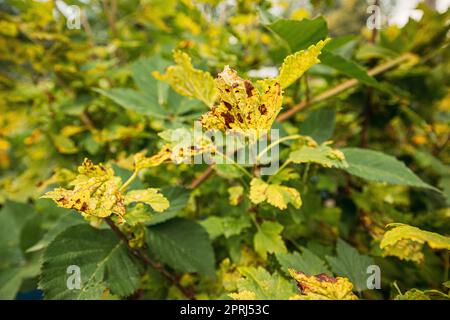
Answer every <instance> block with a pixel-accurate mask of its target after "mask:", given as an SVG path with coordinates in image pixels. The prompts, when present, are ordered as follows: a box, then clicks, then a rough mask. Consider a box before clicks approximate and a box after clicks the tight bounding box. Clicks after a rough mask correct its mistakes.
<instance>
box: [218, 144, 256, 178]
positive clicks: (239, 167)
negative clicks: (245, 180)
mask: <svg viewBox="0 0 450 320" xmlns="http://www.w3.org/2000/svg"><path fill="white" fill-rule="evenodd" d="M216 154H218V155H220V156H223V157H224V158H225V159H228V160H231V161H232V163H231V164H232V165H233V166H235V167H236V168H238V169H239V170H240V171H242V172H243V173H244V174H245V175H246V176H247V177H249V178H250V179H252V178H253V176H252V175H251V174H250V173H249V172H248V171H247V170H245V169H244V168H242V167H241V166H240V165H239V164H237V163H236V162H234V160H233V159H231V158H230V157H228V156H227V155H225V154H223V153H222V152H219V151H217V150H216Z"/></svg>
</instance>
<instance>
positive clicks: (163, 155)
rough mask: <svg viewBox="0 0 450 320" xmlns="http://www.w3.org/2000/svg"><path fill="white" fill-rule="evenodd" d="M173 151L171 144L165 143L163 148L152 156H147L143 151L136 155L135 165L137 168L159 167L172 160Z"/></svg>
mask: <svg viewBox="0 0 450 320" xmlns="http://www.w3.org/2000/svg"><path fill="white" fill-rule="evenodd" d="M171 158H172V152H171V151H170V146H169V145H164V146H163V147H162V148H161V150H160V151H159V152H158V153H156V154H155V155H153V156H151V157H146V156H145V154H144V153H143V152H139V153H137V154H135V155H134V166H135V168H136V169H137V170H140V169H144V168H151V167H157V166H159V165H161V164H162V163H167V162H171V161H172V159H171Z"/></svg>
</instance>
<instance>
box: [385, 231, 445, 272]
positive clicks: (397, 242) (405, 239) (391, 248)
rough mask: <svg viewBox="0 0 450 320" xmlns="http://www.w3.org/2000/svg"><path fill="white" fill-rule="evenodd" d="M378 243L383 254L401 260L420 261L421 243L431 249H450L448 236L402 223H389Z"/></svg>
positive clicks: (422, 257)
mask: <svg viewBox="0 0 450 320" xmlns="http://www.w3.org/2000/svg"><path fill="white" fill-rule="evenodd" d="M387 227H388V228H391V229H390V230H389V231H387V232H386V233H385V234H384V236H383V239H382V240H381V243H380V248H381V249H382V250H383V255H384V256H395V257H398V258H399V259H401V260H410V261H414V262H417V263H420V262H422V261H423V259H424V255H423V253H422V248H423V245H424V244H425V243H426V244H428V245H429V246H430V248H432V249H443V250H450V237H445V236H442V235H440V234H437V233H434V232H429V231H424V230H420V229H419V228H416V227H413V226H409V225H406V224H402V223H391V224H388V225H387Z"/></svg>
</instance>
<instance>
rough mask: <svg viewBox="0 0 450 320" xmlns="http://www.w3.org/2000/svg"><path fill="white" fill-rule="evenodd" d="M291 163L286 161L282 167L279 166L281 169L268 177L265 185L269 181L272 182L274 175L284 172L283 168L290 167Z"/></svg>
mask: <svg viewBox="0 0 450 320" xmlns="http://www.w3.org/2000/svg"><path fill="white" fill-rule="evenodd" d="M291 163H292V161H291V160H289V159H288V160H286V161H285V162H284V163H283V164H282V165H281V167H280V168H279V169H278V171H277V172H276V173H275V174H274V175H273V176H270V177H269V179H267V183H270V181H272V179H273V178H274V177H276V175H277V174H278V173H280V172H281V171H283V170H284V168H286V167H287V166H288V165H290V164H291Z"/></svg>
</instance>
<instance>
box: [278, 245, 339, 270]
mask: <svg viewBox="0 0 450 320" xmlns="http://www.w3.org/2000/svg"><path fill="white" fill-rule="evenodd" d="M276 257H277V260H278V262H279V263H280V265H281V268H282V269H283V271H284V272H286V273H288V269H295V270H298V271H301V272H303V273H305V274H309V275H317V274H321V273H330V270H328V267H327V266H326V265H325V261H323V260H322V259H321V258H319V257H318V256H316V255H315V254H314V253H313V252H312V251H310V250H308V249H306V248H302V253H301V254H300V253H298V252H294V253H277V254H276Z"/></svg>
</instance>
